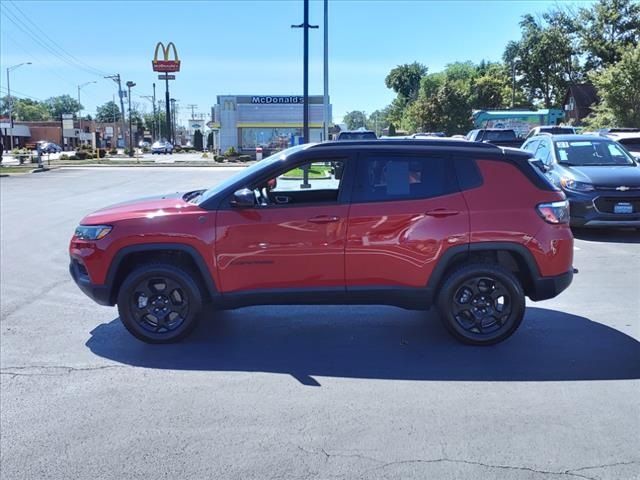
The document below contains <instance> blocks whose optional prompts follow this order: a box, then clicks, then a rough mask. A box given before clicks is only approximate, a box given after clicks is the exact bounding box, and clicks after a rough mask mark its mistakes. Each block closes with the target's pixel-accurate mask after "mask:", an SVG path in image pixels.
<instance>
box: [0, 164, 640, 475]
mask: <svg viewBox="0 0 640 480" xmlns="http://www.w3.org/2000/svg"><path fill="white" fill-rule="evenodd" d="M233 171H234V169H231V168H224V167H223V168H220V169H204V168H203V169H193V168H180V167H176V168H171V169H159V168H155V169H154V168H145V167H139V168H136V169H126V168H113V167H107V168H104V169H100V170H99V171H97V170H96V169H93V170H91V169H60V170H56V171H52V172H49V173H47V174H37V175H26V176H20V177H9V178H2V179H0V206H1V207H0V208H1V210H0V214H1V228H2V235H1V258H0V260H1V267H0V268H1V271H0V274H1V286H0V300H1V306H2V317H1V325H0V328H1V330H0V334H1V336H0V347H1V348H0V366H1V373H2V375H0V382H1V383H0V427H1V432H2V435H1V436H0V447H1V448H0V476H1V477H2V479H3V480H5V479H17V478H34V479H35V478H37V479H48V478H51V479H54V478H55V479H62V478H78V479H88V478H100V479H123V478H127V479H135V478H140V479H150V478H153V479H160V478H169V479H175V478H198V479H205V478H207V479H211V478H216V479H222V478H225V479H226V478H229V479H237V478H242V479H266V478H283V479H288V478H311V477H314V478H315V477H317V478H329V477H332V476H335V477H337V478H344V479H358V478H361V479H387V478H388V479H392V478H393V479H396V478H420V479H426V478H434V479H436V478H437V479H449V478H451V479H454V478H455V479H460V478H482V479H559V478H567V479H581V478H582V479H585V478H586V479H632V478H640V463H639V462H640V449H638V432H639V431H640V382H639V381H638V379H639V378H640V343H639V340H640V294H639V293H638V292H639V291H640V237H639V235H638V234H637V233H636V232H632V231H626V232H625V231H618V232H586V233H580V234H579V238H578V239H577V240H576V251H575V265H576V267H578V268H579V269H580V273H579V274H578V275H577V276H576V277H575V281H574V284H573V285H572V286H571V287H570V288H569V290H568V291H566V292H565V293H563V294H562V295H561V296H560V297H558V298H557V299H554V300H549V301H545V302H540V303H529V306H528V310H527V314H526V317H525V320H524V323H523V325H522V327H521V328H520V330H519V331H518V332H517V333H516V334H515V335H514V337H512V338H511V339H510V340H508V341H507V342H504V343H503V344H500V345H497V346H493V347H488V348H474V347H468V346H462V345H460V344H458V343H456V342H455V341H454V340H452V339H451V338H450V337H449V336H448V335H447V334H446V333H445V331H444V329H443V328H442V327H441V326H440V325H439V323H438V321H437V317H436V315H435V313H434V312H430V313H426V314H425V313H422V312H413V311H405V310H401V309H397V308H392V307H344V306H341V307H313V306H305V307H252V308H244V309H239V310H235V311H230V312H223V313H215V312H213V311H207V312H206V313H205V314H204V315H203V319H202V320H203V321H202V322H201V325H200V326H199V328H198V330H197V331H196V332H195V334H194V335H193V336H192V337H190V338H189V339H187V340H186V341H185V342H183V343H181V344H177V345H169V346H152V345H146V344H143V343H140V342H138V341H137V340H135V339H134V338H132V337H131V336H130V335H129V334H128V333H127V332H126V331H125V329H124V328H123V326H122V325H121V323H120V321H119V320H118V316H117V312H116V310H115V309H114V308H107V307H100V306H98V305H95V304H93V303H92V302H91V300H89V299H88V298H86V297H85V296H84V295H83V294H82V293H81V292H80V291H79V290H78V288H77V287H76V286H75V285H74V284H73V282H72V281H71V279H70V278H69V275H68V271H67V266H68V257H67V245H68V241H69V237H70V235H71V233H72V231H73V229H74V228H75V226H76V224H77V222H78V220H80V218H81V217H82V216H83V215H85V214H87V213H89V212H91V211H92V210H94V209H96V208H98V207H101V206H104V205H107V204H112V203H116V202H119V201H122V200H125V199H129V198H135V197H144V196H147V195H152V194H156V193H163V192H170V191H176V190H187V189H193V188H198V187H201V186H206V185H209V184H214V183H216V182H219V181H220V180H221V179H223V178H224V177H226V176H228V175H230V174H231V173H232V172H233Z"/></svg>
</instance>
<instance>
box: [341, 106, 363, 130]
mask: <svg viewBox="0 0 640 480" xmlns="http://www.w3.org/2000/svg"><path fill="white" fill-rule="evenodd" d="M342 123H346V125H347V128H348V129H349V130H356V129H357V128H360V127H364V128H366V127H367V115H366V114H365V113H364V112H361V111H359V110H354V111H353V112H347V113H346V114H345V115H344V117H343V118H342Z"/></svg>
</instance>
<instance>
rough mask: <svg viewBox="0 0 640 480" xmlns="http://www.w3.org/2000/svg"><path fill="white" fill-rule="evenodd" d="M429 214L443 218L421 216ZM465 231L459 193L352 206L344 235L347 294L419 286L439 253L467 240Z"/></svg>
mask: <svg viewBox="0 0 640 480" xmlns="http://www.w3.org/2000/svg"><path fill="white" fill-rule="evenodd" d="M440 209H441V210H440ZM434 211H435V212H438V211H442V212H445V213H447V215H437V214H436V215H434V214H433V213H432V214H428V213H427V212H434ZM377 212H384V213H385V215H381V214H380V213H377ZM454 212H458V213H454ZM468 231H469V215H468V213H467V205H466V203H465V201H464V199H463V197H462V195H461V194H459V193H456V194H452V195H446V196H443V197H438V198H431V199H423V200H409V201H395V202H385V203H377V202H376V203H366V204H354V205H352V206H351V211H350V213H349V229H348V232H347V250H346V257H345V265H346V282H347V290H349V287H356V286H399V287H424V286H425V285H426V283H427V280H428V278H429V275H430V274H431V272H432V271H433V269H434V268H435V264H436V262H437V260H438V258H440V256H441V255H442V253H443V252H444V251H445V250H446V249H447V248H449V247H453V246H456V245H460V244H464V243H465V242H468V241H469V236H468Z"/></svg>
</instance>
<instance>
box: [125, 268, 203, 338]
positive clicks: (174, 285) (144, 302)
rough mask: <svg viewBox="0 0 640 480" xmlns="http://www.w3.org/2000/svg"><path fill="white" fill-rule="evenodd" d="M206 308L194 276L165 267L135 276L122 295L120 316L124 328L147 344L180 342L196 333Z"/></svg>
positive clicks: (141, 270) (128, 280) (138, 271)
mask: <svg viewBox="0 0 640 480" xmlns="http://www.w3.org/2000/svg"><path fill="white" fill-rule="evenodd" d="M201 308H202V294H201V292H200V289H199V288H198V285H197V284H196V282H194V280H193V279H192V277H191V276H190V274H189V273H188V272H187V271H185V270H183V269H181V268H179V267H177V266H175V265H170V264H164V263H157V264H156V263H154V264H148V265H143V266H141V267H139V268H137V269H135V270H134V271H133V272H131V273H130V274H129V275H128V276H127V278H126V279H125V280H124V282H123V284H122V286H121V287H120V291H119V292H118V313H119V314H120V319H121V320H122V323H123V324H124V326H125V327H126V328H127V330H129V332H130V333H131V334H132V335H133V336H135V337H136V338H138V339H140V340H142V341H143V342H147V343H172V342H177V341H179V340H181V339H183V338H184V337H186V336H187V335H189V333H191V331H193V329H194V328H195V327H196V324H197V321H198V314H199V313H200V310H201Z"/></svg>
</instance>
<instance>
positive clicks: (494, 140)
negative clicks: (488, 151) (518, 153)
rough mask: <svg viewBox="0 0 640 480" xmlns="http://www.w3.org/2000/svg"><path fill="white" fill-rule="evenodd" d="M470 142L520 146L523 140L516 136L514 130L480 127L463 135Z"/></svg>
mask: <svg viewBox="0 0 640 480" xmlns="http://www.w3.org/2000/svg"><path fill="white" fill-rule="evenodd" d="M465 138H466V139H467V140H469V141H471V142H483V143H491V144H493V145H498V146H501V147H512V148H520V147H521V146H522V144H523V143H524V140H523V139H521V138H518V136H517V135H516V132H515V130H511V129H502V128H480V129H476V130H471V131H470V132H469V133H467V136H466V137H465Z"/></svg>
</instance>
